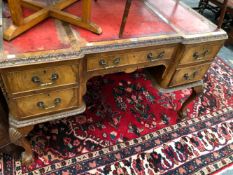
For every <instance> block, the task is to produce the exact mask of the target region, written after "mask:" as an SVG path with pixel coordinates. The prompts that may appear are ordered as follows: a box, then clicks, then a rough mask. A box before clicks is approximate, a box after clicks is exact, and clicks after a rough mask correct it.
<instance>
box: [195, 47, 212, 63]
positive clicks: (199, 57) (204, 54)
mask: <svg viewBox="0 0 233 175" xmlns="http://www.w3.org/2000/svg"><path fill="white" fill-rule="evenodd" d="M208 53H209V50H208V49H206V50H205V51H204V52H203V53H200V54H199V53H198V52H194V53H193V58H194V59H195V60H201V59H202V57H205V56H206V55H207V54H208Z"/></svg>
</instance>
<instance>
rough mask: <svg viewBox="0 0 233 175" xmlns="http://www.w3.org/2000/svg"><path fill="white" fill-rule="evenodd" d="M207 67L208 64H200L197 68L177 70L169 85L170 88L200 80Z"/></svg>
mask: <svg viewBox="0 0 233 175" xmlns="http://www.w3.org/2000/svg"><path fill="white" fill-rule="evenodd" d="M209 67H210V64H202V65H199V66H193V67H188V68H183V69H177V70H176V72H175V75H174V77H173V78H172V81H171V83H170V87H171V86H177V85H182V84H186V83H191V82H195V81H198V80H202V79H203V76H204V75H205V73H206V71H207V70H208V69H209Z"/></svg>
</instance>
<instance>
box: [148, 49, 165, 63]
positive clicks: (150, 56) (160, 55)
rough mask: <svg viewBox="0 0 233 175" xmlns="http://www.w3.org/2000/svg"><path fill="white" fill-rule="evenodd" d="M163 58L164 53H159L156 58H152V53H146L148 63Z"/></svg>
mask: <svg viewBox="0 0 233 175" xmlns="http://www.w3.org/2000/svg"><path fill="white" fill-rule="evenodd" d="M164 56H165V51H162V52H160V53H159V54H158V55H157V56H156V57H154V56H153V53H151V52H150V53H148V55H147V59H148V60H150V61H154V60H159V59H162V58H163V57H164Z"/></svg>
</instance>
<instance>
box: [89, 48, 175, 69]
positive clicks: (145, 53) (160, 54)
mask: <svg viewBox="0 0 233 175" xmlns="http://www.w3.org/2000/svg"><path fill="white" fill-rule="evenodd" d="M175 50H176V46H168V47H166V48H145V49H137V50H125V51H124V52H123V51H119V52H108V53H100V54H93V55H89V56H87V71H95V70H103V69H109V68H116V67H121V66H130V65H135V64H141V63H149V62H155V61H161V60H166V59H171V58H172V56H173V54H174V52H175Z"/></svg>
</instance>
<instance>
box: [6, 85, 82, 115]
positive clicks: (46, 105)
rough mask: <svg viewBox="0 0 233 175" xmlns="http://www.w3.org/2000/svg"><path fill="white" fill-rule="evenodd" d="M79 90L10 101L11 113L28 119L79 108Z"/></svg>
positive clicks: (67, 90) (74, 89) (55, 92)
mask: <svg viewBox="0 0 233 175" xmlns="http://www.w3.org/2000/svg"><path fill="white" fill-rule="evenodd" d="M78 99H79V98H78V88H72V89H65V90H60V91H53V92H49V93H44V94H42V93H41V94H37V95H31V96H25V97H20V98H16V99H10V103H9V104H10V113H11V114H12V115H13V116H14V117H16V118H28V117H32V116H37V115H41V114H46V113H51V112H57V111H60V110H65V109H70V108H72V107H77V106H78Z"/></svg>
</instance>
